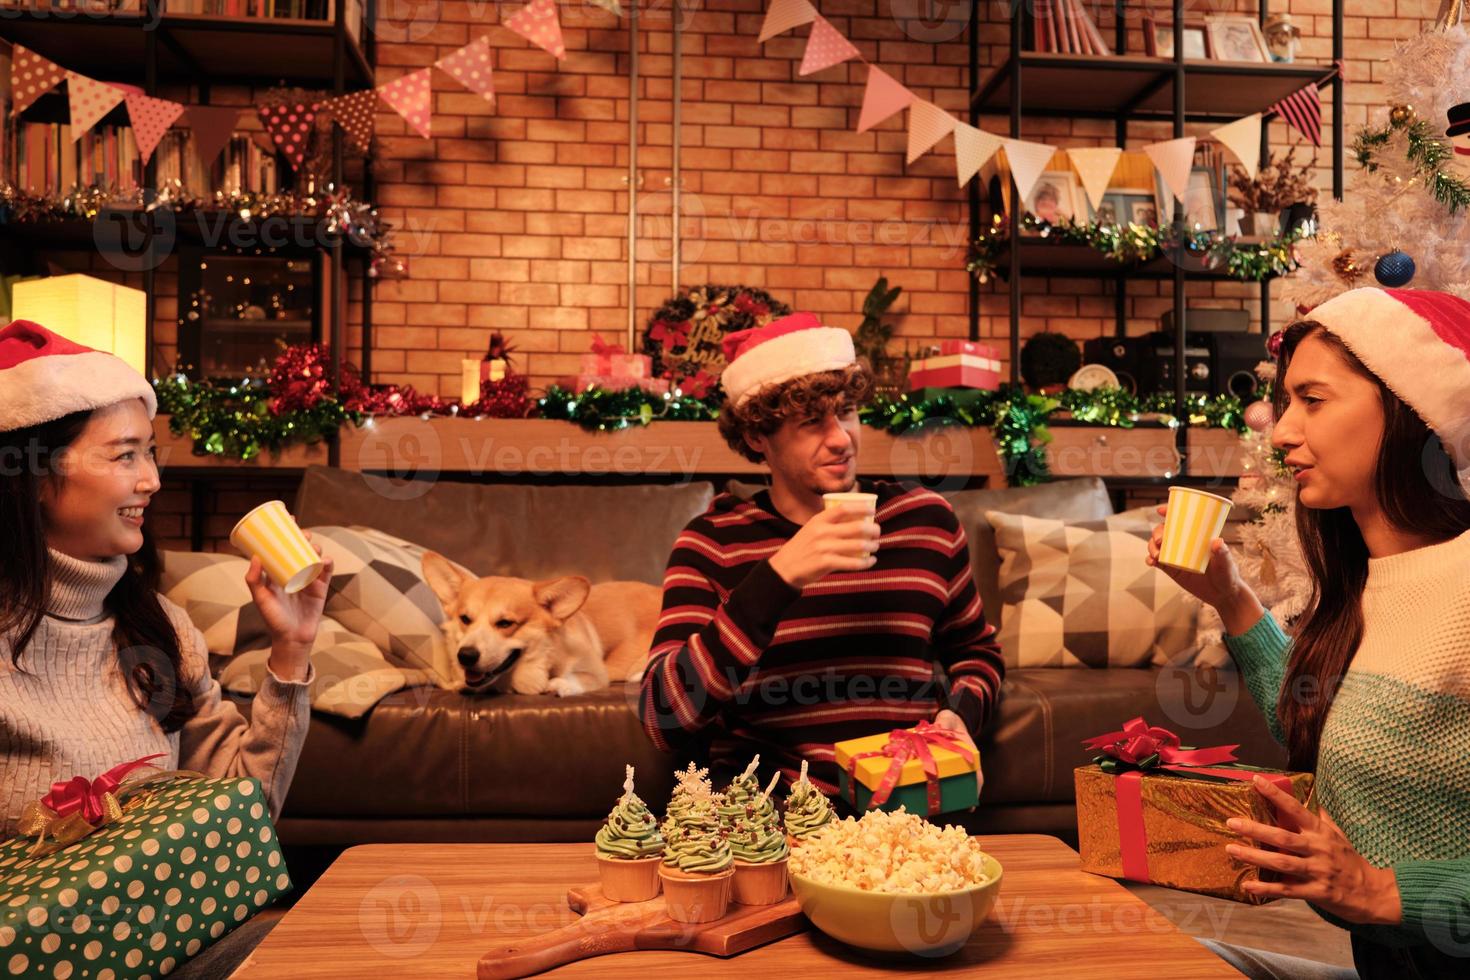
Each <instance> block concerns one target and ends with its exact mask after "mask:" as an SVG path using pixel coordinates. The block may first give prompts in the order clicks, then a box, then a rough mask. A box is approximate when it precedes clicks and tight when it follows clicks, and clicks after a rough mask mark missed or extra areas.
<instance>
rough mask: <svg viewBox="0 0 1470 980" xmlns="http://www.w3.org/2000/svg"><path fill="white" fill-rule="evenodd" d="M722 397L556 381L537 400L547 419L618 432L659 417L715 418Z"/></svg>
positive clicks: (597, 430)
mask: <svg viewBox="0 0 1470 980" xmlns="http://www.w3.org/2000/svg"><path fill="white" fill-rule="evenodd" d="M721 400H723V396H720V397H714V396H706V397H704V398H695V397H693V396H690V395H685V394H682V393H680V394H675V393H674V392H665V393H663V394H659V393H658V392H650V391H644V390H643V389H642V388H628V389H625V390H622V391H605V390H603V389H601V388H590V389H588V390H587V391H583V392H581V393H577V392H574V391H568V390H567V389H565V388H562V387H560V386H558V385H552V386H551V387H550V388H547V389H546V393H545V394H544V395H543V396H541V397H540V398H538V399H537V400H536V406H537V408H538V409H540V413H541V417H542V418H545V419H561V420H562V421H565V422H575V423H576V424H577V425H579V426H581V427H582V428H583V429H586V430H587V431H588V432H616V431H618V430H620V429H626V428H629V427H630V426H634V425H649V424H650V423H652V422H655V421H658V420H664V421H671V422H713V421H714V420H715V419H716V418H718V417H719V414H720V402H721Z"/></svg>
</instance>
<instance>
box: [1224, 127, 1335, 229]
mask: <svg viewBox="0 0 1470 980" xmlns="http://www.w3.org/2000/svg"><path fill="white" fill-rule="evenodd" d="M1295 155H1296V147H1295V146H1293V147H1292V148H1291V149H1289V150H1287V151H1286V155H1285V156H1284V157H1282V158H1281V159H1280V160H1278V159H1277V158H1276V154H1274V153H1273V154H1271V155H1270V156H1268V157H1267V158H1266V163H1265V164H1264V165H1262V167H1261V168H1260V170H1259V171H1257V173H1256V175H1255V177H1251V176H1250V175H1249V174H1248V173H1246V172H1245V170H1244V168H1242V167H1240V166H1233V167H1231V168H1230V203H1232V204H1234V205H1235V206H1236V207H1238V208H1240V209H1241V210H1243V211H1244V212H1245V214H1244V216H1243V217H1242V218H1241V219H1240V233H1241V234H1242V235H1245V236H1247V237H1255V238H1269V237H1272V236H1274V235H1276V234H1278V232H1280V233H1284V232H1286V231H1289V230H1290V229H1291V228H1293V227H1295V226H1296V225H1297V224H1299V223H1300V222H1301V221H1302V220H1304V219H1305V218H1307V217H1310V216H1311V210H1312V207H1313V205H1314V204H1315V203H1316V201H1317V188H1315V187H1313V186H1312V180H1311V173H1312V168H1313V167H1315V166H1316V164H1317V160H1316V158H1315V157H1313V158H1312V159H1311V160H1310V161H1308V162H1307V163H1304V164H1301V165H1300V166H1298V165H1297V163H1296V160H1295V159H1294V158H1295ZM1298 209H1301V210H1302V211H1304V212H1305V213H1304V214H1302V215H1300V216H1299V215H1298V214H1296V213H1295V212H1296V211H1297V210H1298ZM1288 211H1290V212H1293V213H1292V214H1290V215H1288V216H1287V221H1286V223H1285V226H1284V227H1283V226H1282V221H1281V218H1282V216H1283V212H1288Z"/></svg>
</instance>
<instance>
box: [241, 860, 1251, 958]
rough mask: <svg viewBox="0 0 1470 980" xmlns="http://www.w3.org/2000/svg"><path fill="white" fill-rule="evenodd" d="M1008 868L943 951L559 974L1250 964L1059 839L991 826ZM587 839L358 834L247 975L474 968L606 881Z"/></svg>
mask: <svg viewBox="0 0 1470 980" xmlns="http://www.w3.org/2000/svg"><path fill="white" fill-rule="evenodd" d="M980 843H981V846H982V847H983V848H984V849H985V850H986V851H987V852H989V853H990V854H993V855H994V856H995V857H996V859H997V860H999V861H1000V863H1001V865H1002V867H1003V868H1004V869H1005V878H1004V880H1003V881H1002V883H1001V892H1000V898H999V900H998V901H997V902H996V906H995V909H994V910H993V911H992V912H991V914H990V917H989V919H987V920H986V922H985V924H984V925H982V926H981V927H980V928H979V929H978V930H977V931H976V933H975V935H974V936H973V937H972V938H971V940H970V942H969V944H968V945H966V946H965V947H964V949H962V950H960V951H959V952H958V953H956V954H954V955H952V956H949V957H946V958H944V959H938V960H926V959H921V958H918V957H911V958H908V959H904V960H877V959H871V958H869V957H867V956H865V955H864V954H861V953H859V952H858V951H856V950H853V949H851V948H849V947H847V946H844V945H842V944H841V943H838V942H836V941H835V940H832V939H829V938H827V937H826V936H824V935H822V934H821V933H819V932H817V931H815V930H808V931H806V932H803V933H800V934H798V935H795V936H791V937H788V938H786V939H782V940H779V941H777V942H774V943H771V944H769V945H767V946H762V947H759V948H757V949H753V950H750V951H749V952H746V953H743V954H741V955H739V956H735V957H732V958H730V959H719V958H717V957H710V956H702V955H700V954H697V953H678V952H653V951H639V952H633V953H616V954H612V955H608V956H600V957H596V958H594V959H590V960H584V961H582V962H579V963H574V964H571V965H569V966H564V967H560V968H558V969H556V970H554V971H552V972H550V973H546V974H542V975H543V976H547V977H555V978H562V977H629V978H636V980H657V978H660V977H671V978H675V977H676V978H678V980H689V977H691V976H696V977H714V976H730V977H744V978H765V977H771V978H774V977H781V976H793V975H805V976H811V977H825V976H829V975H842V976H879V975H884V976H887V975H907V976H932V975H934V974H937V973H948V972H952V971H970V972H974V971H975V968H976V967H982V966H983V967H984V970H985V976H986V977H987V978H992V977H993V978H1017V980H1036V978H1038V977H1051V976H1067V977H1087V976H1095V977H1109V978H1120V980H1121V978H1129V977H1135V978H1139V980H1159V978H1161V977H1168V978H1170V980H1190V978H1195V977H1199V978H1205V977H1239V976H1240V974H1239V973H1237V972H1236V971H1235V970H1234V969H1233V968H1231V967H1230V966H1229V965H1228V964H1226V963H1225V961H1223V960H1221V959H1220V958H1218V957H1217V956H1215V955H1214V954H1213V953H1211V952H1210V951H1209V950H1207V949H1206V948H1205V947H1203V946H1201V945H1200V944H1199V943H1198V942H1196V941H1195V940H1193V939H1191V938H1189V937H1188V936H1186V935H1184V934H1183V933H1182V932H1180V931H1179V930H1178V929H1176V928H1175V927H1174V926H1173V924H1171V923H1170V922H1169V920H1168V919H1166V918H1164V917H1163V916H1162V915H1159V914H1158V913H1157V912H1154V911H1153V910H1152V909H1151V908H1149V906H1148V905H1146V904H1145V903H1144V902H1142V901H1140V900H1139V899H1137V898H1135V897H1134V896H1133V895H1131V894H1129V892H1128V890H1127V889H1125V888H1123V887H1122V886H1121V885H1119V884H1118V883H1117V882H1115V881H1112V880H1109V879H1107V878H1099V877H1097V876H1096V875H1090V874H1086V873H1084V872H1082V871H1081V870H1079V864H1078V858H1077V853H1076V852H1075V851H1073V850H1072V849H1071V848H1069V847H1067V846H1066V845H1065V844H1063V843H1062V842H1061V841H1059V840H1057V839H1056V838H1054V837H1042V836H1039V835H1033V834H1020V835H1002V836H994V837H982V838H980ZM596 879H597V867H596V864H595V862H594V860H593V857H592V845H591V844H590V843H589V844H367V845H363V846H360V847H353V848H349V849H348V850H346V851H344V852H343V853H342V855H341V856H340V857H338V858H337V860H336V861H335V862H334V863H333V864H332V866H331V867H330V868H328V869H327V871H326V873H325V874H323V875H322V877H321V878H320V879H319V880H318V881H317V883H316V884H315V885H313V886H312V887H311V889H310V890H309V891H307V893H306V894H305V895H303V896H302V897H301V899H300V900H299V901H298V902H297V903H296V905H295V906H294V907H293V908H291V909H290V910H289V911H288V912H287V913H286V914H285V916H284V917H282V919H281V921H280V922H279V923H278V924H277V925H276V927H275V929H274V930H273V931H272V932H271V933H270V935H269V936H267V937H266V939H265V941H264V942H263V943H261V945H260V946H259V947H258V948H257V949H256V950H255V952H254V953H253V954H252V955H251V957H250V958H249V959H248V960H246V962H245V963H244V964H243V965H242V966H241V967H240V969H239V971H237V972H236V973H235V977H237V978H243V980H250V978H256V977H283V976H289V977H354V978H374V977H382V978H386V977H390V976H391V977H394V978H395V980H396V978H398V977H435V978H445V977H474V976H475V965H476V963H477V961H478V960H479V958H480V954H482V953H484V952H485V951H486V950H488V949H489V948H491V947H492V946H496V945H501V944H504V943H507V942H509V941H512V940H515V939H521V938H524V937H528V936H534V935H539V934H540V933H543V932H549V931H550V930H552V929H555V928H557V927H559V926H563V925H567V924H568V923H570V922H573V921H575V919H576V915H575V914H574V913H573V912H572V911H571V910H570V909H569V908H568V907H567V902H566V893H567V889H568V888H569V887H571V886H572V885H577V884H582V883H585V882H591V881H595V880H596Z"/></svg>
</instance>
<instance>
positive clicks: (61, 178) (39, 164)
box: [15, 122, 142, 196]
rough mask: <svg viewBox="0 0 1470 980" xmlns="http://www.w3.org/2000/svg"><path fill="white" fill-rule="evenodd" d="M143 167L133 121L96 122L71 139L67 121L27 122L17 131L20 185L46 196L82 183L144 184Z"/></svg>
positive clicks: (125, 186) (126, 187) (130, 186)
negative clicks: (123, 123)
mask: <svg viewBox="0 0 1470 980" xmlns="http://www.w3.org/2000/svg"><path fill="white" fill-rule="evenodd" d="M141 171H142V168H141V165H140V164H139V162H138V148H137V147H136V146H135V145H134V143H133V130H132V127H130V126H95V127H93V128H92V129H91V130H90V131H88V132H86V133H83V134H82V136H81V138H80V139H78V140H75V141H74V140H73V139H72V138H71V126H70V125H68V124H66V123H37V122H23V123H21V124H20V125H19V126H17V127H16V131H15V185H16V186H17V187H18V188H20V189H21V190H23V191H29V192H30V193H32V194H36V195H40V196H59V195H62V194H66V193H69V192H70V191H71V190H72V188H74V187H77V186H82V187H90V186H99V187H115V188H118V189H119V190H131V189H133V188H135V187H137V186H138V178H139V175H140V174H141Z"/></svg>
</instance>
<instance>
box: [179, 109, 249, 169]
mask: <svg viewBox="0 0 1470 980" xmlns="http://www.w3.org/2000/svg"><path fill="white" fill-rule="evenodd" d="M240 112H241V110H240V108H239V107H238V106H218V105H191V106H189V107H188V108H186V109H185V110H184V125H185V126H188V127H189V129H190V130H192V131H193V133H194V148H195V149H196V150H198V151H199V159H200V160H203V161H204V165H205V166H206V167H207V166H209V165H210V164H212V163H214V158H215V157H217V156H219V154H220V151H221V150H223V149H224V148H225V144H226V143H228V142H229V141H230V137H231V136H233V135H234V134H235V124H236V123H238V122H239V121H240Z"/></svg>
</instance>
